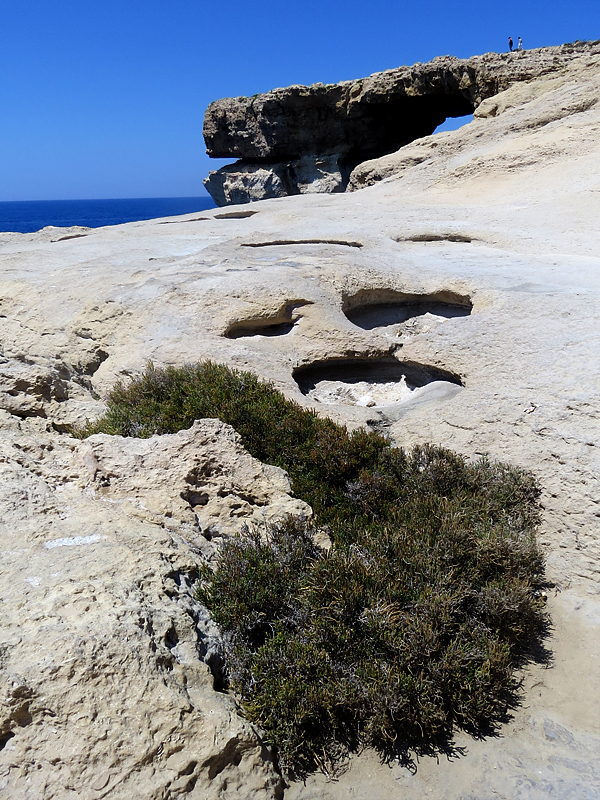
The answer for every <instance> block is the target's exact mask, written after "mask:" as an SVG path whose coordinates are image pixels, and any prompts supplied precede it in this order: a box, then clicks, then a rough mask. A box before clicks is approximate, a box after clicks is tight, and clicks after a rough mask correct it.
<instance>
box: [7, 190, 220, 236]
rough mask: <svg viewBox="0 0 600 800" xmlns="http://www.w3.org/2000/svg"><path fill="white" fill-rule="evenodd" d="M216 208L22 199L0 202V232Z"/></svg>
mask: <svg viewBox="0 0 600 800" xmlns="http://www.w3.org/2000/svg"><path fill="white" fill-rule="evenodd" d="M209 208H216V206H215V204H214V202H213V201H212V199H211V198H210V197H206V196H205V197H140V198H136V199H131V200H123V199H119V200H24V201H15V202H4V203H0V232H3V231H17V232H19V233H33V231H39V230H40V229H41V228H45V227H46V225H56V226H57V227H60V228H66V227H69V226H71V225H83V226H85V227H88V228H100V227H102V226H103V225H120V224H121V223H123V222H137V221H138V220H142V219H156V217H174V216H177V215H178V214H191V213H193V212H196V211H206V210H207V209H209Z"/></svg>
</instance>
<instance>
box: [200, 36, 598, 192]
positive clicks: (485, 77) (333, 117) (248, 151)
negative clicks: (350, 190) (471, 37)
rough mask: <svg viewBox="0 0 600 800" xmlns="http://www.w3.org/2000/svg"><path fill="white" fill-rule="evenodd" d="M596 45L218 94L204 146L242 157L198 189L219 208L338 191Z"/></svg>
mask: <svg viewBox="0 0 600 800" xmlns="http://www.w3.org/2000/svg"><path fill="white" fill-rule="evenodd" d="M599 49H600V45H599V44H598V43H585V42H577V43H575V44H570V45H562V46H560V47H548V48H542V49H538V50H529V51H522V52H517V53H501V54H496V53H487V54H485V55H483V56H474V57H473V58H469V59H458V58H453V57H450V56H443V57H439V58H435V59H434V60H433V61H431V62H429V63H427V64H415V65H413V66H412V67H399V68H397V69H392V70H387V71H385V72H379V73H375V74H374V75H371V76H369V77H368V78H364V79H360V80H356V81H343V82H342V83H338V84H331V85H327V86H326V85H323V84H315V85H313V86H290V87H288V88H286V89H274V90H273V91H270V92H267V93H266V94H262V95H257V96H255V97H250V98H248V97H235V98H225V99H223V100H217V101H215V102H214V103H211V105H210V106H209V107H208V109H207V111H206V116H205V120H204V140H205V142H206V151H207V153H208V154H209V155H210V156H212V157H215V158H232V157H237V158H240V159H241V161H238V162H237V163H235V164H232V165H229V166H227V167H223V168H222V169H220V170H218V171H216V172H211V173H210V175H209V177H208V178H207V179H206V181H205V186H206V188H207V189H208V191H209V193H210V194H211V196H212V197H213V199H214V200H215V202H216V203H217V205H227V204H230V203H247V202H251V201H253V200H260V199H264V198H267V197H283V196H284V195H289V194H304V193H307V192H339V191H344V189H345V188H346V185H347V183H348V177H349V175H350V173H351V171H352V169H353V168H354V167H355V166H356V165H357V164H360V163H361V162H363V161H367V160H369V159H373V158H378V157H380V156H384V155H387V154H389V153H392V152H394V151H396V150H398V149H399V148H401V147H402V146H403V145H406V144H408V143H409V142H412V141H414V140H415V139H420V138H421V137H424V136H428V135H429V134H431V133H433V131H434V130H435V129H436V128H437V126H438V125H440V124H441V123H442V122H444V120H445V119H446V118H447V117H460V116H464V115H466V114H472V113H473V111H474V110H475V109H476V108H477V107H478V106H479V105H480V104H481V103H482V102H483V101H484V100H486V99H488V98H491V97H494V96H495V95H497V94H499V93H500V92H503V91H505V90H506V89H508V88H509V87H510V86H512V85H514V84H515V83H527V82H529V81H531V80H534V79H536V78H539V77H541V76H545V75H548V74H554V73H557V72H560V71H561V70H563V69H564V68H565V67H567V66H569V65H570V64H572V62H573V60H574V59H578V58H585V57H587V56H589V55H590V54H593V53H597V52H598V51H599ZM319 162H321V164H323V162H325V163H326V164H327V166H325V167H323V166H319ZM309 165H314V166H312V168H311V167H310V166H309ZM325 176H327V177H325Z"/></svg>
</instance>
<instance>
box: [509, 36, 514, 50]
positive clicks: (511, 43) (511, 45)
mask: <svg viewBox="0 0 600 800" xmlns="http://www.w3.org/2000/svg"><path fill="white" fill-rule="evenodd" d="M508 49H509V50H510V52H511V53H512V49H513V40H512V39H511V37H510V36H509V37H508Z"/></svg>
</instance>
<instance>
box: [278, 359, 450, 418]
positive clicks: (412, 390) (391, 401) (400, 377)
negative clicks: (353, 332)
mask: <svg viewBox="0 0 600 800" xmlns="http://www.w3.org/2000/svg"><path fill="white" fill-rule="evenodd" d="M293 377H294V380H295V381H296V383H297V384H298V388H299V389H300V391H301V392H302V394H303V395H306V396H307V397H310V398H311V399H312V400H315V401H316V402H318V403H324V404H325V405H353V406H364V407H367V408H383V407H387V406H393V405H397V404H400V403H405V402H407V401H409V400H412V399H413V397H414V396H415V394H417V395H418V394H419V393H421V392H422V391H423V390H424V389H425V387H429V386H431V385H432V384H434V383H435V384H439V383H446V384H451V385H452V386H456V387H461V386H462V385H463V383H462V380H461V379H460V378H459V377H458V375H455V374H454V373H452V372H449V371H448V370H444V369H440V368H439V367H431V366H427V365H425V364H419V363H417V362H415V361H398V360H397V359H396V358H394V357H393V356H379V357H376V358H346V359H339V358H332V359H330V360H326V361H318V362H315V363H313V364H307V365H304V366H301V367H298V368H297V369H296V370H294V373H293Z"/></svg>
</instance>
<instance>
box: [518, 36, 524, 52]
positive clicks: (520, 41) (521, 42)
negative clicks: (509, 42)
mask: <svg viewBox="0 0 600 800" xmlns="http://www.w3.org/2000/svg"><path fill="white" fill-rule="evenodd" d="M522 49H523V39H521V37H520V36H519V44H518V45H517V50H522Z"/></svg>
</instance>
